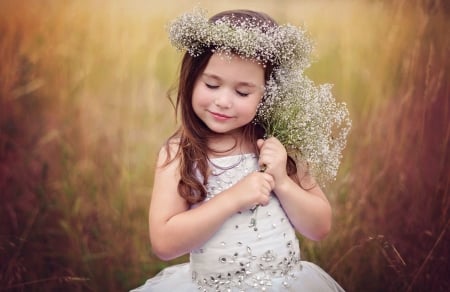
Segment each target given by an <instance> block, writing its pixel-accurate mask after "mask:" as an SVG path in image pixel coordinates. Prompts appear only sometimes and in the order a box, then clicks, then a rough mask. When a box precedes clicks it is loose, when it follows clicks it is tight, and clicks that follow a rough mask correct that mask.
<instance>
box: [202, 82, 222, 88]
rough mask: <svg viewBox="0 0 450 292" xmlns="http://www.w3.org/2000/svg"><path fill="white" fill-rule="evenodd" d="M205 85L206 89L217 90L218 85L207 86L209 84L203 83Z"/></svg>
mask: <svg viewBox="0 0 450 292" xmlns="http://www.w3.org/2000/svg"><path fill="white" fill-rule="evenodd" d="M205 85H206V87H208V88H209V89H216V88H219V85H212V84H209V83H205Z"/></svg>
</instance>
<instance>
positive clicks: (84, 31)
mask: <svg viewBox="0 0 450 292" xmlns="http://www.w3.org/2000/svg"><path fill="white" fill-rule="evenodd" d="M447 2H448V1H445V0H441V1H439V0H435V1H432V0H413V1H406V0H394V1H375V0H372V1H369V0H366V1H356V0H355V1H351V0H342V1H333V0H328V1H327V0H318V1H313V0H309V1H306V0H305V1H293V0H291V1H290V0H284V1H275V0H271V1H256V0H253V1H250V0H245V1H222V2H219V1H201V2H199V1H190V0H189V1H183V2H178V1H172V0H170V1H165V2H161V1H155V0H149V1H144V0H139V1H138V0H132V1H106V0H95V1H88V0H82V1H74V0H64V1H52V0H42V1H25V0H17V1H14V0H3V1H0V199H1V203H0V291H127V290H128V289H130V288H133V287H136V286H138V285H140V284H142V283H143V282H144V281H145V279H147V278H149V277H151V276H152V275H154V274H155V273H157V272H158V271H160V270H161V269H162V268H164V267H166V266H168V265H170V264H173V263H177V262H182V261H185V260H186V258H185V257H183V258H180V259H177V260H174V261H171V262H169V263H167V262H162V261H160V260H158V259H157V258H156V257H155V256H154V255H153V254H152V252H151V246H150V244H149V240H148V226H147V212H148V203H149V201H150V193H151V189H152V183H153V182H152V179H153V166H154V160H155V154H156V153H157V151H158V149H159V147H160V145H161V144H162V143H163V142H164V139H165V138H166V137H167V136H168V135H170V134H171V132H172V131H173V130H174V129H175V127H176V121H175V118H174V115H173V109H172V107H171V104H170V102H169V101H168V99H167V95H168V93H170V92H172V94H173V91H169V90H170V89H171V88H173V86H174V85H175V84H176V77H177V71H178V69H179V61H180V57H181V55H180V53H179V52H177V51H175V50H174V49H173V48H172V47H171V46H170V44H169V41H168V40H167V36H166V31H165V25H166V24H167V22H168V21H170V20H171V19H173V18H174V17H176V16H177V15H179V14H180V13H182V12H184V11H186V10H190V9H192V8H193V7H195V6H197V5H198V4H199V6H201V7H204V8H206V9H207V10H208V11H209V12H210V13H211V14H214V13H216V12H218V11H220V10H224V9H232V8H250V9H255V10H261V11H265V12H268V13H269V14H270V15H272V16H273V17H274V18H275V19H277V20H278V21H279V22H281V23H285V22H290V23H292V24H295V25H302V24H304V25H306V27H307V28H308V29H309V31H310V32H311V36H312V38H313V39H314V40H315V42H316V50H315V53H314V60H315V62H314V63H313V65H312V66H311V68H309V69H308V71H307V74H308V75H309V76H310V77H311V78H312V79H313V80H315V81H316V82H318V83H323V82H327V83H332V84H334V88H333V92H334V94H335V96H336V97H337V99H338V100H340V101H345V102H346V103H347V104H348V107H349V110H350V112H351V117H352V119H353V128H352V132H351V135H350V137H349V141H348V145H347V148H346V150H345V153H344V155H345V156H344V160H343V162H342V167H341V169H340V172H339V176H338V179H337V180H336V182H335V183H334V184H333V185H332V186H330V187H329V189H328V190H327V195H328V196H329V198H330V201H331V202H332V205H333V209H334V226H333V230H332V232H331V234H330V235H329V236H328V237H327V238H326V239H325V240H323V241H322V242H320V243H315V242H310V241H308V240H306V239H303V238H301V244H302V252H303V258H305V259H307V260H310V261H314V262H316V263H317V264H319V265H320V266H322V267H323V268H324V269H325V270H326V271H327V272H329V273H330V274H331V275H332V276H333V277H334V278H335V279H336V280H337V281H338V282H339V283H341V285H342V286H343V287H344V288H346V289H347V290H348V291H449V290H450V280H449V279H448V275H447V273H448V271H449V270H450V252H449V246H450V234H449V219H450V216H449V211H450V210H449V207H450V201H449V199H450V196H449V181H450V180H449V178H450V175H449V174H450V157H449V145H450V144H449V138H450V112H449V111H450V104H449V103H450V98H449V80H450V76H449V68H450V66H449V65H450V64H449V58H448V54H449V48H450V20H449V19H450V17H449V16H450V6H449V4H447Z"/></svg>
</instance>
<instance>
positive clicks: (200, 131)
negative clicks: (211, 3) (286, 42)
mask: <svg viewBox="0 0 450 292" xmlns="http://www.w3.org/2000/svg"><path fill="white" fill-rule="evenodd" d="M229 16H233V17H232V18H231V19H233V21H236V22H237V23H239V21H240V20H246V21H254V22H255V23H261V22H265V23H268V24H270V25H271V26H276V25H278V24H277V23H276V21H275V20H273V19H272V18H271V17H270V16H268V15H267V14H265V13H261V12H255V11H251V10H229V11H224V12H221V13H219V14H216V15H214V16H212V17H211V18H210V19H209V21H211V22H214V21H216V20H219V19H221V18H223V17H229ZM213 50H214V48H213V47H211V48H209V49H207V50H205V52H204V53H203V54H201V55H200V56H197V57H192V56H191V55H190V54H189V53H187V52H186V53H185V54H184V56H183V60H182V62H181V69H180V77H179V82H178V92H177V98H176V102H175V104H174V105H175V112H176V114H177V115H180V117H181V125H180V127H179V128H178V129H177V130H176V131H175V133H174V134H173V135H172V136H171V137H169V139H168V140H167V142H166V151H167V153H168V159H167V161H166V163H167V164H168V163H170V162H171V161H173V160H174V159H175V158H179V160H180V165H179V171H180V181H179V182H178V193H179V195H180V196H181V197H183V198H184V199H185V200H186V201H187V202H188V203H190V204H195V203H198V202H201V201H203V200H204V199H205V198H206V189H205V185H206V182H207V178H208V170H209V167H208V153H209V152H211V151H213V150H212V149H210V148H209V147H208V141H209V138H211V137H212V136H215V135H218V134H217V133H214V132H212V131H211V130H210V129H209V128H208V127H207V126H206V125H205V124H204V123H203V121H202V120H201V119H199V118H198V117H197V115H196V114H195V112H194V110H193V108H192V93H193V90H194V86H195V83H196V81H197V79H198V78H199V76H200V75H201V74H202V73H203V70H204V69H205V67H206V65H207V64H208V62H209V59H210V58H211V56H212V54H213ZM273 68H274V65H273V64H265V66H264V77H265V81H266V82H267V81H268V80H269V78H270V75H271V73H272V71H273ZM264 134H265V132H264V129H263V128H262V127H261V126H260V125H258V124H256V123H253V122H251V123H248V124H247V125H245V126H244V127H243V139H246V141H249V142H250V143H251V145H253V147H254V149H255V152H256V153H258V147H257V146H256V141H257V140H258V139H260V138H263V137H264ZM172 143H176V144H177V146H178V147H177V148H178V150H177V152H176V154H175V156H174V157H171V155H170V150H169V148H170V145H171V144H172ZM235 146H236V145H235ZM230 150H231V149H230ZM286 167H287V170H288V174H289V175H292V174H295V173H296V172H297V168H296V164H295V162H294V160H293V159H291V158H290V157H288V164H287V166H286ZM199 174H200V177H202V178H203V181H200V180H199Z"/></svg>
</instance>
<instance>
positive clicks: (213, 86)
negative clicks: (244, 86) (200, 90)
mask: <svg viewBox="0 0 450 292" xmlns="http://www.w3.org/2000/svg"><path fill="white" fill-rule="evenodd" d="M205 85H206V87H207V88H209V89H217V88H219V86H218V85H211V84H208V83H205ZM236 93H237V94H238V95H239V96H242V97H246V96H248V95H249V93H244V92H240V91H238V90H236Z"/></svg>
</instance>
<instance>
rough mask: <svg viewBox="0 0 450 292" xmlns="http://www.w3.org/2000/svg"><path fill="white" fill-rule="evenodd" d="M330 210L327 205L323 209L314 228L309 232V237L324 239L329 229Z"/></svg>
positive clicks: (315, 239) (317, 239)
mask: <svg viewBox="0 0 450 292" xmlns="http://www.w3.org/2000/svg"><path fill="white" fill-rule="evenodd" d="M331 219H332V212H331V207H330V206H329V205H327V206H326V208H324V210H323V214H322V216H321V220H320V221H319V222H317V224H316V226H315V228H314V229H313V230H312V232H311V233H310V234H309V236H308V237H309V238H310V239H311V240H314V241H320V240H322V239H325V237H327V235H328V234H329V233H330V231H331V221H332V220H331Z"/></svg>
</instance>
